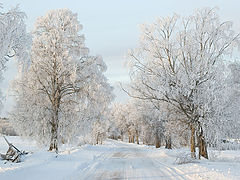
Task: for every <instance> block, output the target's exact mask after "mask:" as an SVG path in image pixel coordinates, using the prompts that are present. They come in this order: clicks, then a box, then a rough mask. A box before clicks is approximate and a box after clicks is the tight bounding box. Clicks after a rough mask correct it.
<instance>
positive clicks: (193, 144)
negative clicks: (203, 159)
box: [190, 125, 196, 159]
mask: <svg viewBox="0 0 240 180" xmlns="http://www.w3.org/2000/svg"><path fill="white" fill-rule="evenodd" d="M190 129H191V140H190V144H191V157H192V158H195V159H196V147H195V127H194V126H193V125H191V126H190Z"/></svg>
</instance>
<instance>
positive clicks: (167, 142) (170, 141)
mask: <svg viewBox="0 0 240 180" xmlns="http://www.w3.org/2000/svg"><path fill="white" fill-rule="evenodd" d="M165 142H166V146H165V148H166V149H172V139H171V137H170V136H167V137H166V140H165Z"/></svg>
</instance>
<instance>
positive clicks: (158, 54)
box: [128, 8, 239, 158]
mask: <svg viewBox="0 0 240 180" xmlns="http://www.w3.org/2000/svg"><path fill="white" fill-rule="evenodd" d="M238 40H239V35H238V34H235V33H234V31H233V30H232V23H231V22H221V21H220V19H219V17H218V15H217V14H216V12H215V9H209V8H205V9H202V10H197V11H196V12H195V14H193V15H192V16H189V17H186V18H180V17H179V16H178V15H173V16H172V17H166V18H159V19H158V20H157V21H156V22H154V23H153V24H149V25H143V26H142V34H141V38H140V43H139V47H138V48H136V49H135V50H130V52H129V57H130V62H129V65H130V67H131V69H130V76H131V80H132V83H131V85H130V90H129V92H128V93H129V94H130V95H131V96H132V97H135V98H139V99H143V100H149V101H159V102H165V103H167V104H168V105H169V106H170V107H171V108H172V109H174V111H176V112H177V113H178V114H180V115H181V116H182V117H183V119H184V120H185V121H184V123H185V124H186V125H187V126H188V127H189V130H191V153H192V157H196V155H195V144H196V142H195V139H196V135H197V139H198V144H199V158H200V156H203V157H205V158H208V155H207V144H206V141H205V138H204V127H203V124H207V123H208V122H207V119H206V117H207V115H209V114H211V110H212V108H210V106H211V104H212V103H211V102H212V101H213V99H214V95H213V96H209V95H210V94H214V88H215V86H214V79H215V77H216V76H215V75H216V74H217V73H216V72H217V71H218V66H221V63H222V62H223V59H224V58H226V57H229V55H231V52H232V47H233V46H234V45H236V43H238ZM131 90H132V91H134V93H131Z"/></svg>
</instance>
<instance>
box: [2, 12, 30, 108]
mask: <svg viewBox="0 0 240 180" xmlns="http://www.w3.org/2000/svg"><path fill="white" fill-rule="evenodd" d="M0 10H1V12H0V80H2V78H3V77H2V73H3V70H5V69H6V62H7V61H9V60H10V59H13V58H15V59H17V60H18V62H19V63H21V64H24V62H25V61H26V60H27V59H28V52H27V51H28V49H29V47H30V43H31V41H30V39H31V38H30V36H29V35H28V34H27V32H26V25H25V18H26V15H25V13H24V12H21V11H20V10H19V9H18V8H17V7H16V8H13V9H11V10H9V11H7V12H4V11H3V9H2V8H0ZM0 104H2V102H0Z"/></svg>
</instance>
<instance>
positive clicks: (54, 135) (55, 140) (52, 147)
mask: <svg viewBox="0 0 240 180" xmlns="http://www.w3.org/2000/svg"><path fill="white" fill-rule="evenodd" d="M57 129H58V125H57V124H56V123H52V129H51V142H50V147H49V151H54V150H55V151H56V152H58V137H57Z"/></svg>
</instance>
